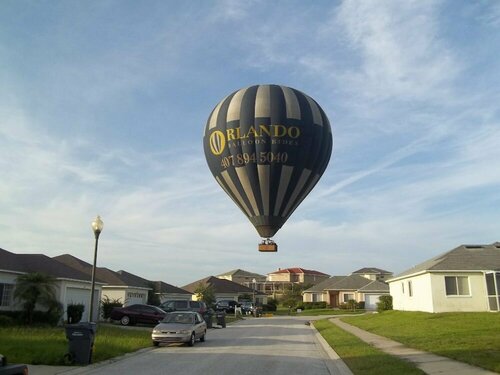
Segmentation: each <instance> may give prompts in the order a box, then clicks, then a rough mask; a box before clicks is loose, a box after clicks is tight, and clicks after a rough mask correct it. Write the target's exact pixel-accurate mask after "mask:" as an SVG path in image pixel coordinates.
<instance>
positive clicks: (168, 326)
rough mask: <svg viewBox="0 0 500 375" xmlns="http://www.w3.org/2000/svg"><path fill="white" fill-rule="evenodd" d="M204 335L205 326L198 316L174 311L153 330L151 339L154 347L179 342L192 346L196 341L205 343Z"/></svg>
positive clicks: (205, 331)
mask: <svg viewBox="0 0 500 375" xmlns="http://www.w3.org/2000/svg"><path fill="white" fill-rule="evenodd" d="M206 334H207V324H206V323H205V320H204V319H203V317H202V316H201V315H200V314H198V313H196V312H192V311H176V312H171V313H168V314H167V315H166V316H165V318H164V319H163V320H162V321H161V322H160V323H159V324H158V325H157V326H156V327H154V328H153V333H152V334H151V338H152V339H153V345H154V346H158V345H160V343H179V342H181V343H182V342H185V343H187V344H188V345H189V346H193V345H194V343H195V341H196V340H200V341H201V342H203V341H205V336H206Z"/></svg>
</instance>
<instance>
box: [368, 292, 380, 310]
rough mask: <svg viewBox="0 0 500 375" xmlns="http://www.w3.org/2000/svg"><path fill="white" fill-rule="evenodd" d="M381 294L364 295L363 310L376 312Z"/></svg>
mask: <svg viewBox="0 0 500 375" xmlns="http://www.w3.org/2000/svg"><path fill="white" fill-rule="evenodd" d="M382 295H383V294H365V309H366V310H376V309H377V302H378V298H379V297H380V296H382Z"/></svg>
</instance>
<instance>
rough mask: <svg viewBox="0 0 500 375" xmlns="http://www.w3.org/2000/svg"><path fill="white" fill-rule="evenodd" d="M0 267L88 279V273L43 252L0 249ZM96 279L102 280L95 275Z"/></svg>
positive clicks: (23, 271) (60, 276) (15, 270)
mask: <svg viewBox="0 0 500 375" xmlns="http://www.w3.org/2000/svg"><path fill="white" fill-rule="evenodd" d="M0 269H2V270H6V271H14V272H22V273H31V272H40V273H45V274H47V275H50V276H53V277H56V278H64V279H73V280H84V281H90V275H88V274H86V273H83V272H80V271H78V270H75V269H73V268H71V267H68V266H67V265H64V264H61V263H60V262H57V261H56V260H54V259H52V258H50V257H48V256H46V255H43V254H14V253H11V252H10V251H7V250H4V249H0ZM96 281H98V282H102V280H100V279H98V278H97V277H96Z"/></svg>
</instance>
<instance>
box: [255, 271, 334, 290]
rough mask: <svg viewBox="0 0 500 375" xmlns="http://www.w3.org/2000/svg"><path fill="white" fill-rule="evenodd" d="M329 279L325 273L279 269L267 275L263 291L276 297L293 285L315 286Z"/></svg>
mask: <svg viewBox="0 0 500 375" xmlns="http://www.w3.org/2000/svg"><path fill="white" fill-rule="evenodd" d="M329 277H330V276H329V275H327V274H326V273H323V272H319V271H315V270H306V269H304V268H300V267H292V268H283V269H282V268H279V269H278V270H277V271H274V272H270V273H268V274H267V282H266V285H265V290H266V293H267V294H272V295H273V296H274V297H276V295H277V294H282V293H283V292H284V291H285V290H286V289H287V288H291V287H293V285H302V286H310V285H315V284H318V283H320V282H321V281H323V280H326V279H328V278H329Z"/></svg>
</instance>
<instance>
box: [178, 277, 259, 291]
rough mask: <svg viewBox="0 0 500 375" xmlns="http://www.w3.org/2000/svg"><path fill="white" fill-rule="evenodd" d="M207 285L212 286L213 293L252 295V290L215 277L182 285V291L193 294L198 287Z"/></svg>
mask: <svg viewBox="0 0 500 375" xmlns="http://www.w3.org/2000/svg"><path fill="white" fill-rule="evenodd" d="M200 284H202V285H209V286H212V287H213V289H214V292H215V293H253V292H254V290H253V289H250V288H247V287H246V286H244V285H241V284H238V283H235V282H233V281H231V280H226V279H219V278H218V277H215V276H208V277H205V278H204V279H201V280H197V281H195V282H194V283H191V284H188V285H184V286H183V287H182V289H185V290H187V291H188V292H191V293H195V291H196V289H197V288H198V286H199V285H200Z"/></svg>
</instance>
